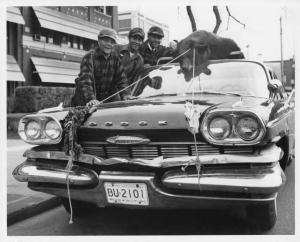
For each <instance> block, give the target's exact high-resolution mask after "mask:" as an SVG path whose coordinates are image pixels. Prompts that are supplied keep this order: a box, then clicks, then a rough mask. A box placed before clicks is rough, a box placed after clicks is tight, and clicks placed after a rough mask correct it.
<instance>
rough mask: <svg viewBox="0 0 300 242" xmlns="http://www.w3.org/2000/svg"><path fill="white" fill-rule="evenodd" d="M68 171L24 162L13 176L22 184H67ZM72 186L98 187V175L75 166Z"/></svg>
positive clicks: (54, 166)
mask: <svg viewBox="0 0 300 242" xmlns="http://www.w3.org/2000/svg"><path fill="white" fill-rule="evenodd" d="M67 175H68V171H67V169H66V168H65V167H62V166H58V165H51V166H50V165H49V163H48V164H42V163H33V162H24V163H22V164H21V165H19V166H17V167H16V168H15V169H14V171H13V176H14V177H15V178H16V179H17V180H18V181H21V182H25V181H26V182H46V183H48V182H49V183H51V182H52V183H58V184H67V180H66V179H67ZM69 179H70V180H69V182H70V184H71V185H79V186H91V185H94V186H96V185H97V184H98V175H97V174H96V172H94V171H93V170H91V169H87V168H83V167H79V166H73V167H72V169H71V171H70V173H69Z"/></svg>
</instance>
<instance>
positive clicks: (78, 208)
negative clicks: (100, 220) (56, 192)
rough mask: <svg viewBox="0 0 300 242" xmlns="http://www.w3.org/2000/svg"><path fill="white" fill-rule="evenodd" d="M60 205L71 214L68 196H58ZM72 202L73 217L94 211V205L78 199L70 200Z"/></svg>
mask: <svg viewBox="0 0 300 242" xmlns="http://www.w3.org/2000/svg"><path fill="white" fill-rule="evenodd" d="M60 200H61V203H62V205H63V206H64V208H65V210H66V211H67V212H68V213H69V214H71V209H70V203H69V199H68V198H60ZM71 202H72V210H73V216H74V217H82V216H84V215H87V214H89V213H91V212H92V211H94V210H93V209H92V208H93V207H94V206H93V205H91V204H90V203H87V202H82V201H78V200H71ZM95 208H96V207H95Z"/></svg>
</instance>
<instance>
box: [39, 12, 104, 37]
mask: <svg viewBox="0 0 300 242" xmlns="http://www.w3.org/2000/svg"><path fill="white" fill-rule="evenodd" d="M33 10H34V12H35V14H36V16H37V18H38V20H39V23H40V24H41V27H43V28H47V29H52V30H56V31H59V32H63V33H68V34H71V35H75V36H80V37H84V38H87V39H92V40H98V34H99V32H100V30H102V29H104V28H105V27H102V26H99V25H97V24H93V23H91V22H89V21H85V20H83V19H79V18H76V17H73V16H68V15H66V14H63V13H61V12H58V11H54V10H52V9H49V8H45V7H33Z"/></svg>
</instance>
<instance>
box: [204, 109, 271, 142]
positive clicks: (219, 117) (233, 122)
mask: <svg viewBox="0 0 300 242" xmlns="http://www.w3.org/2000/svg"><path fill="white" fill-rule="evenodd" d="M201 131H202V134H203V136H204V137H205V139H206V140H207V141H208V142H210V143H212V144H216V145H252V144H257V143H259V142H260V141H261V139H262V137H263V136H264V134H265V126H264V125H263V122H262V121H261V120H260V119H259V118H258V117H257V116H256V115H255V114H254V113H252V112H248V111H245V112H241V111H238V112H234V111H217V110H215V111H211V112H209V113H208V114H207V115H206V116H205V117H204V120H203V122H202V126H201Z"/></svg>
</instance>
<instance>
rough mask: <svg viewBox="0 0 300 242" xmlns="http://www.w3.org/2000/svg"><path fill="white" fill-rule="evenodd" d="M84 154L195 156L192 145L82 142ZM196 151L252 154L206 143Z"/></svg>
mask: <svg viewBox="0 0 300 242" xmlns="http://www.w3.org/2000/svg"><path fill="white" fill-rule="evenodd" d="M81 145H82V147H83V148H84V151H85V153H87V154H90V155H95V156H99V157H103V158H112V157H120V158H143V159H153V158H155V157H158V156H163V157H164V158H172V157H180V156H189V155H193V156H195V155H196V148H195V145H194V144H193V143H188V144H174V143H173V144H172V143H168V144H163V143H161V144H155V145H153V144H150V145H140V146H117V145H111V144H108V143H97V142H84V143H81ZM197 149H198V152H199V154H200V155H206V154H220V153H224V154H236V153H249V154H251V153H253V149H252V147H226V148H219V147H216V146H212V145H209V144H207V143H198V144H197Z"/></svg>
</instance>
